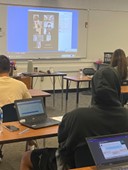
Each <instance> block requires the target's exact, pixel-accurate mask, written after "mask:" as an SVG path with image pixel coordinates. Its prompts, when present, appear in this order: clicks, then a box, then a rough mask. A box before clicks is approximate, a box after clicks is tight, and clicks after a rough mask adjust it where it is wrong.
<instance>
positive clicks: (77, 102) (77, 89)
mask: <svg viewBox="0 0 128 170" xmlns="http://www.w3.org/2000/svg"><path fill="white" fill-rule="evenodd" d="M78 104H79V82H77V88H76V108H77V107H78Z"/></svg>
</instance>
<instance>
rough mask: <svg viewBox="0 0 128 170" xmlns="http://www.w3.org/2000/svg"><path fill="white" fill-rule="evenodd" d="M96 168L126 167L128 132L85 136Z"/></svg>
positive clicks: (127, 165)
mask: <svg viewBox="0 0 128 170" xmlns="http://www.w3.org/2000/svg"><path fill="white" fill-rule="evenodd" d="M86 141H87V144H88V146H89V148H90V151H91V153H92V156H93V159H94V162H95V164H96V167H97V169H101V170H102V169H114V170H115V169H120V170H121V169H125V170H126V169H128V133H120V134H114V135H107V136H99V137H90V138H86Z"/></svg>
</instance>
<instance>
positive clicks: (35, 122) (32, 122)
mask: <svg viewBox="0 0 128 170" xmlns="http://www.w3.org/2000/svg"><path fill="white" fill-rule="evenodd" d="M44 122H47V118H46V119H41V118H40V117H38V118H36V119H34V120H32V119H31V120H30V121H27V123H28V124H30V125H32V124H41V123H44Z"/></svg>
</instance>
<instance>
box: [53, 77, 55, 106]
mask: <svg viewBox="0 0 128 170" xmlns="http://www.w3.org/2000/svg"><path fill="white" fill-rule="evenodd" d="M53 107H55V76H53Z"/></svg>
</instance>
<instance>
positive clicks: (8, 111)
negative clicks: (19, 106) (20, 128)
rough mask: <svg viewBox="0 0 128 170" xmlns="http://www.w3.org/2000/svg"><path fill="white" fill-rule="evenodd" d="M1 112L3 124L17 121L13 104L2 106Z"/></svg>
mask: <svg viewBox="0 0 128 170" xmlns="http://www.w3.org/2000/svg"><path fill="white" fill-rule="evenodd" d="M2 110H3V122H12V121H17V120H18V117H17V113H16V109H15V106H14V103H11V104H7V105H4V106H3V107H2Z"/></svg>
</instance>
